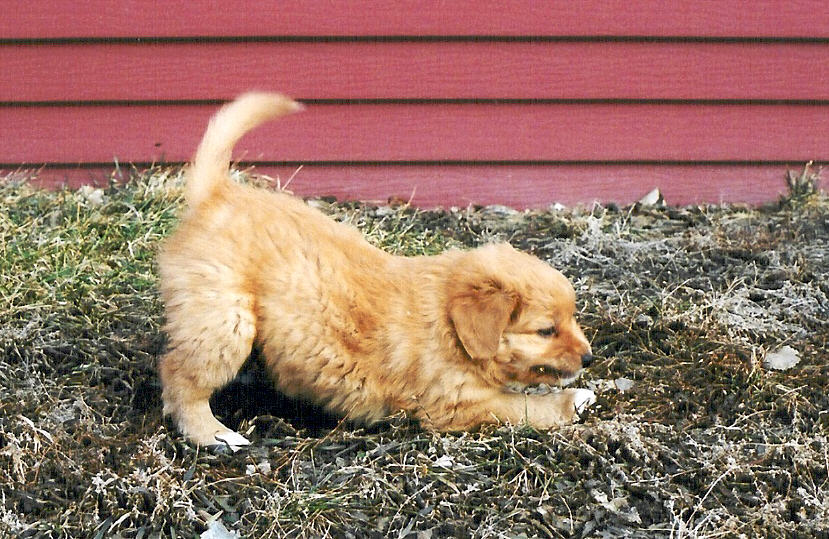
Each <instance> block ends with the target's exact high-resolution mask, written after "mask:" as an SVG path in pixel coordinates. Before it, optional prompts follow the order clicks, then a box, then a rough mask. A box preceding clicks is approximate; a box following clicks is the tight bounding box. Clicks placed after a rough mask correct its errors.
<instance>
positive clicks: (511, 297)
mask: <svg viewBox="0 0 829 539" xmlns="http://www.w3.org/2000/svg"><path fill="white" fill-rule="evenodd" d="M517 306H518V298H517V297H516V296H515V294H511V293H509V292H506V291H504V290H503V289H502V288H501V287H500V286H498V285H497V284H496V283H486V284H480V285H477V284H476V285H472V286H469V285H467V286H466V287H465V288H463V289H461V290H459V291H458V292H457V293H456V294H454V295H450V297H449V318H450V319H451V320H452V324H453V325H454V326H455V332H457V334H458V338H459V339H460V341H461V344H463V347H464V349H465V350H466V353H467V354H469V356H470V357H471V358H472V359H490V358H492V357H495V353H496V352H497V351H498V343H499V341H500V340H501V334H503V333H504V330H505V329H506V327H507V324H508V323H509V320H510V316H512V313H513V312H514V311H515V309H516V307H517Z"/></svg>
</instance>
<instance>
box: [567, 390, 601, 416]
mask: <svg viewBox="0 0 829 539" xmlns="http://www.w3.org/2000/svg"><path fill="white" fill-rule="evenodd" d="M595 403H596V394H595V393H593V392H592V391H590V390H589V389H574V390H573V406H575V408H576V415H578V414H580V413H582V412H583V411H584V410H585V409H586V408H587V407H588V406H590V405H592V404H595Z"/></svg>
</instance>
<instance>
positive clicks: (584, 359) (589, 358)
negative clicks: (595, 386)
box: [581, 353, 593, 369]
mask: <svg viewBox="0 0 829 539" xmlns="http://www.w3.org/2000/svg"><path fill="white" fill-rule="evenodd" d="M591 363H593V354H590V353H587V354H583V355H582V356H581V366H582V367H584V368H585V369H586V368H587V367H589V366H590V364H591Z"/></svg>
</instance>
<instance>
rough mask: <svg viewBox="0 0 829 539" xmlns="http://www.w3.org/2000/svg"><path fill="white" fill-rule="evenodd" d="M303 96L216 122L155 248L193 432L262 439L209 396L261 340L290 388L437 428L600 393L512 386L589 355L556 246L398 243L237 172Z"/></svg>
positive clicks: (246, 104) (168, 358) (233, 109)
mask: <svg viewBox="0 0 829 539" xmlns="http://www.w3.org/2000/svg"><path fill="white" fill-rule="evenodd" d="M301 108H302V107H301V105H299V104H297V103H295V102H294V101H291V100H290V99H288V98H286V97H283V96H281V95H277V94H265V93H249V94H246V95H243V96H241V97H240V98H239V99H237V100H236V101H235V102H233V103H230V104H229V105H227V106H225V107H224V108H222V109H221V110H220V111H219V112H218V113H217V114H216V115H215V116H214V117H213V119H212V120H211V121H210V124H209V126H208V127H207V131H206V133H205V135H204V139H203V140H202V142H201V144H200V146H199V148H198V150H197V151H196V155H195V158H194V160H193V163H192V165H191V167H190V168H189V170H188V172H187V184H186V190H185V198H186V200H187V202H188V205H189V208H188V210H187V212H186V215H185V216H184V217H183V220H182V222H181V224H180V226H179V227H178V230H177V231H176V232H175V233H174V234H173V235H172V237H170V239H169V240H168V241H167V243H166V245H165V247H164V249H163V251H162V252H161V254H160V256H159V269H160V277H161V293H162V298H163V300H164V303H165V306H166V315H167V322H166V328H165V329H166V332H167V334H168V336H169V344H168V349H167V351H166V353H165V355H164V356H163V357H162V358H161V360H160V365H159V369H160V376H161V382H162V386H163V392H162V398H163V401H164V413H165V414H170V415H171V416H172V417H173V419H174V420H175V422H176V423H177V425H178V427H179V429H180V430H181V432H182V433H183V434H184V435H185V436H187V437H188V438H189V439H190V440H191V441H192V442H194V443H196V444H199V445H214V444H227V445H229V446H231V447H232V448H234V449H236V448H238V446H242V445H246V444H248V443H249V442H248V440H246V439H245V438H244V437H243V436H241V435H240V434H238V433H236V432H233V431H232V430H230V429H228V428H227V427H225V426H224V425H223V424H222V423H220V422H219V421H218V420H217V419H216V418H215V417H214V416H213V414H212V412H211V410H210V405H209V403H208V399H209V398H210V396H211V394H212V393H213V392H214V391H215V390H217V389H218V388H220V387H222V386H223V385H225V384H227V383H228V382H229V381H231V380H232V379H233V378H234V376H235V375H236V374H237V372H238V370H239V368H240V367H241V366H242V363H244V361H245V359H246V358H247V357H248V355H249V354H250V352H251V348H252V346H253V345H254V344H256V345H258V346H259V347H260V348H261V350H262V352H263V356H264V358H265V362H266V366H267V368H268V370H269V371H270V372H271V373H272V375H273V379H274V381H275V384H276V385H277V387H278V389H279V390H280V391H282V392H284V393H285V394H287V395H289V396H294V397H299V398H303V399H307V400H310V401H312V402H315V403H317V404H320V405H323V406H325V407H326V408H328V409H330V410H331V411H334V412H335V413H338V414H341V415H344V416H346V417H348V418H351V419H355V420H362V421H366V422H371V421H373V420H377V419H379V418H382V417H384V416H386V415H388V414H390V413H393V412H395V411H398V410H404V411H406V412H408V413H409V414H410V415H412V416H414V417H415V418H418V419H419V420H420V422H421V424H423V425H424V426H426V427H428V428H432V429H437V430H441V431H448V430H465V429H471V428H474V427H476V426H478V425H480V424H482V423H491V422H509V423H512V424H518V423H522V422H527V423H529V424H530V425H532V426H534V427H536V428H539V429H546V428H549V427H552V426H555V425H559V424H563V423H568V422H571V421H573V419H574V418H575V417H576V414H577V413H578V412H579V411H581V410H582V409H583V408H584V407H586V406H588V405H589V404H591V403H593V402H594V401H595V396H594V394H593V392H591V391H589V390H586V389H565V390H563V391H560V392H557V393H552V394H547V395H525V394H520V393H514V392H508V391H505V387H506V386H509V385H516V384H518V385H532V384H538V383H541V382H543V383H546V384H561V385H566V384H569V383H570V382H572V381H573V380H575V379H576V377H577V376H578V375H579V373H580V371H581V369H582V367H586V366H587V365H588V364H589V363H590V361H591V359H592V356H591V352H590V346H589V344H588V342H587V340H586V339H585V337H584V334H583V333H582V331H581V329H580V327H579V325H578V323H577V322H576V320H575V318H574V312H575V304H574V300H575V293H574V291H573V287H572V286H571V285H570V283H569V282H568V281H567V279H566V278H565V277H564V276H563V275H562V274H561V273H559V272H558V271H556V270H555V269H553V268H551V267H550V266H549V265H547V264H546V263H544V262H542V261H540V260H538V259H537V258H534V257H532V256H529V255H527V254H524V253H521V252H518V251H516V250H514V249H513V248H512V247H510V246H509V245H507V244H493V245H487V246H485V247H481V248H478V249H475V250H472V251H449V252H446V253H443V254H441V255H438V256H421V257H398V256H392V255H390V254H388V253H386V252H384V251H381V250H379V249H377V248H375V247H373V246H371V245H370V244H369V243H367V242H366V241H365V240H364V239H363V238H362V236H361V235H360V234H359V232H358V231H356V230H355V229H353V228H352V227H350V226H347V225H345V224H342V223H337V222H335V221H333V220H331V219H329V218H327V217H325V216H324V215H323V214H322V213H320V212H318V211H316V210H315V209H312V208H310V207H309V206H307V205H306V204H305V203H304V202H303V201H301V200H299V199H297V198H294V197H292V196H289V195H287V194H284V193H279V192H270V191H265V190H262V189H254V188H252V187H248V186H244V185H239V184H236V183H234V182H232V181H231V179H230V177H229V175H228V167H229V163H230V158H231V150H232V148H233V146H234V144H235V143H236V142H237V141H238V140H239V138H240V137H241V136H242V135H244V134H245V132H247V131H248V130H250V129H252V128H254V127H256V126H257V125H258V124H260V123H262V122H264V121H266V120H268V119H271V118H275V117H278V116H282V115H286V114H289V113H292V112H295V111H298V110H300V109H301Z"/></svg>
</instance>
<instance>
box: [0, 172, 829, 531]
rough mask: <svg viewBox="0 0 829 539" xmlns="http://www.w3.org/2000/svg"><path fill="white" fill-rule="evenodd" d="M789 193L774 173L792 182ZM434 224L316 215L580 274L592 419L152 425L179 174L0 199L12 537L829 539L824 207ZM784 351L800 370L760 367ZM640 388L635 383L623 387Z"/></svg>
mask: <svg viewBox="0 0 829 539" xmlns="http://www.w3.org/2000/svg"><path fill="white" fill-rule="evenodd" d="M781 181H782V179H781ZM789 184H790V186H791V189H792V196H790V197H787V198H786V199H785V200H784V201H782V202H781V203H780V204H778V205H775V206H774V207H767V208H762V209H751V208H745V207H738V206H730V207H721V206H709V207H691V208H640V207H630V208H623V209H620V208H616V207H613V206H611V207H599V206H597V207H594V208H590V209H576V210H566V211H550V212H522V213H517V212H512V211H510V210H507V209H504V208H483V209H464V210H457V211H447V212H442V211H424V212H418V211H415V210H412V209H410V208H405V207H401V208H385V207H381V208H376V207H369V206H364V205H360V204H334V203H329V202H324V201H314V202H313V203H314V204H315V205H317V206H320V207H321V208H322V209H323V210H324V211H326V212H327V213H329V214H331V215H332V216H334V217H335V218H337V219H340V220H344V221H349V222H352V223H354V224H355V225H356V226H358V227H359V228H360V229H361V230H363V231H364V232H365V233H366V234H367V235H368V237H369V238H370V239H371V241H373V242H374V243H376V244H378V245H381V246H382V247H383V248H386V249H388V250H391V251H393V252H396V253H401V254H421V253H433V252H438V251H441V250H443V249H445V248H448V247H459V246H471V245H476V244H479V243H481V242H484V241H487V240H489V239H492V238H499V239H507V240H509V241H511V242H512V243H513V244H514V245H515V246H517V247H519V248H522V249H525V250H528V251H531V252H533V253H535V254H536V255H538V256H540V257H542V258H544V259H547V260H550V261H551V262H552V263H553V264H554V265H556V266H557V267H560V268H562V269H563V270H564V272H565V273H566V274H567V275H568V276H569V277H570V278H571V279H573V281H574V283H575V285H576V288H577V290H578V291H579V301H580V307H581V315H580V318H581V320H582V322H583V325H584V326H585V328H586V333H587V334H588V337H589V338H591V339H592V342H593V348H594V352H595V353H596V354H597V355H598V356H599V359H598V360H597V362H596V364H595V366H594V367H592V368H591V370H590V372H589V373H587V375H586V376H585V378H584V379H583V380H582V381H581V382H580V384H583V385H589V386H591V387H594V388H596V390H597V392H598V393H599V402H598V405H597V406H596V407H595V408H594V409H593V411H592V414H591V415H589V416H588V417H587V418H585V420H584V421H583V422H582V423H581V424H578V425H574V426H570V427H565V428H562V429H560V430H556V431H552V432H536V431H533V430H530V429H527V428H521V427H516V428H512V427H501V428H494V427H491V428H486V429H483V430H482V431H480V432H477V433H471V434H453V435H437V434H430V433H426V432H423V431H421V430H419V429H418V428H417V426H416V425H413V424H411V423H410V422H409V421H407V419H406V418H405V417H395V418H392V419H390V420H389V421H388V422H385V423H383V424H381V425H376V426H373V427H371V428H362V427H357V426H353V425H349V424H342V423H338V422H337V421H336V420H335V419H332V418H330V417H325V416H322V415H320V414H319V413H318V411H315V410H313V409H310V408H308V407H305V406H302V405H301V404H299V403H291V402H286V401H285V400H284V399H281V398H280V397H279V396H278V395H275V394H273V393H272V392H271V391H270V389H269V386H268V385H267V382H266V380H265V379H264V378H265V377H264V375H263V374H262V373H261V371H260V369H259V368H258V363H257V359H256V357H255V354H254V357H252V359H251V361H250V362H249V368H248V369H247V371H246V372H245V373H244V374H243V375H242V376H241V377H240V379H239V380H238V381H237V382H235V383H234V384H232V385H231V386H230V387H228V388H227V389H226V390H224V391H223V393H222V394H221V395H219V396H218V397H217V398H216V399H214V403H215V406H216V409H217V411H218V412H219V413H220V414H221V415H222V416H224V418H225V420H226V421H228V422H229V423H230V424H232V425H233V426H234V427H238V428H239V429H241V430H242V431H244V432H245V433H246V434H248V435H249V436H250V437H251V438H252V439H253V440H254V442H255V445H254V446H253V448H252V449H251V450H249V451H245V452H240V453H238V454H235V455H224V454H213V453H210V452H204V451H202V452H199V451H196V450H195V449H194V448H192V447H190V446H189V445H188V444H186V443H184V442H183V441H182V440H181V438H180V437H179V436H178V435H177V434H176V433H175V432H174V431H172V430H171V429H170V428H169V425H167V424H165V422H163V421H162V419H161V413H160V403H159V387H158V381H157V378H156V375H155V371H154V362H155V359H156V357H157V355H158V353H159V351H160V350H161V349H162V348H163V344H164V339H163V336H162V335H161V334H160V331H159V326H160V322H161V318H160V317H161V306H160V304H159V301H158V297H157V294H156V291H155V284H156V273H155V268H154V254H155V250H156V248H157V246H158V244H159V241H160V240H161V239H162V238H164V237H165V236H166V235H167V234H168V233H169V232H170V230H171V229H172V227H173V226H174V225H175V222H176V221H175V216H176V213H177V211H178V209H179V207H180V191H179V188H178V183H177V175H176V173H175V172H174V171H167V170H153V171H149V172H148V173H146V174H142V175H139V176H137V177H135V178H134V180H133V181H132V182H131V183H130V184H129V185H126V186H120V187H117V188H116V187H114V188H111V189H107V190H104V191H103V192H100V191H95V190H84V191H79V192H68V191H61V192H44V191H40V190H37V189H34V188H32V187H30V186H29V185H28V184H26V183H15V182H11V181H9V180H8V179H7V180H6V181H5V182H2V185H0V204H2V209H3V211H2V212H0V278H2V280H0V294H2V301H0V350H2V354H3V355H2V361H0V383H2V387H3V391H2V393H0V487H2V488H0V536H15V537H109V536H121V537H150V536H163V537H173V536H174V537H194V536H198V535H199V534H200V533H202V532H204V531H205V529H206V526H207V524H208V523H209V522H210V521H211V520H213V519H220V520H221V521H222V522H223V523H224V525H225V526H226V527H227V528H228V529H230V530H232V531H236V532H238V533H240V534H241V535H243V536H245V537H267V536H274V537H276V536H306V537H316V536H335V537H445V536H450V537H452V536H457V537H495V536H504V537H521V536H527V537H533V536H553V537H557V536H560V537H570V536H582V537H620V536H625V537H674V538H680V537H784V536H785V537H788V536H802V537H814V536H819V535H821V534H823V535H824V536H825V535H827V534H829V445H827V431H828V430H829V429H828V427H829V362H827V359H829V356H827V352H826V350H827V337H828V336H829V322H827V320H829V202H828V201H827V200H826V198H823V197H822V196H821V195H820V194H819V193H818V192H816V190H815V189H813V187H814V185H815V182H814V178H813V177H811V176H809V173H808V171H806V172H805V173H804V174H801V175H799V176H793V177H792V178H790V179H789ZM784 344H788V345H790V346H792V347H793V348H795V349H796V350H797V351H798V352H799V354H800V357H801V361H800V363H799V364H798V365H797V366H796V367H794V368H792V369H790V370H787V371H782V372H772V371H767V370H765V369H764V368H763V366H762V359H763V357H764V356H765V354H766V353H767V352H768V351H770V350H774V349H776V348H778V347H780V346H782V345H784ZM629 382H632V384H633V385H632V387H631V388H630V389H628V390H626V391H624V392H622V391H620V389H619V387H625V384H627V385H629Z"/></svg>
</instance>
